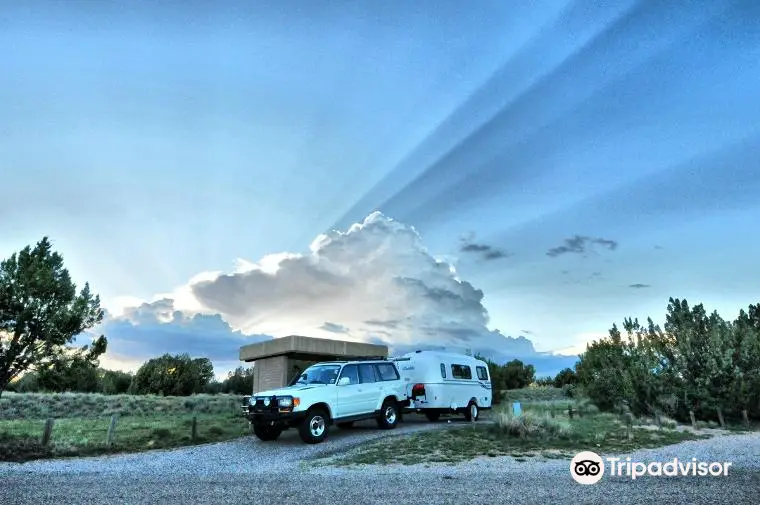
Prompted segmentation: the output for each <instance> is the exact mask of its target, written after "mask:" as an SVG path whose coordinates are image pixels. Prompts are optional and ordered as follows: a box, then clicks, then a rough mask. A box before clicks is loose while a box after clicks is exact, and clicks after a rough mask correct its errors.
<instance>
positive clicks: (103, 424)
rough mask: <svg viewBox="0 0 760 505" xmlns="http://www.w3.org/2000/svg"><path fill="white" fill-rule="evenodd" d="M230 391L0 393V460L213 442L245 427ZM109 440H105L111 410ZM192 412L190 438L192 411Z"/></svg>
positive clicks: (238, 399)
mask: <svg viewBox="0 0 760 505" xmlns="http://www.w3.org/2000/svg"><path fill="white" fill-rule="evenodd" d="M241 400H242V398H241V397H240V396H236V395H194V396H181V397H179V396H166V397H164V396H155V395H144V396H141V395H102V394H96V393H89V394H88V393H23V394H14V393H8V392H5V393H3V396H2V397H0V460H5V461H25V460H29V459H38V458H52V457H66V456H85V455H96V454H105V453H114V452H135V451H142V450H148V449H162V448H169V447H179V446H183V445H191V444H197V443H206V442H218V441H222V440H229V439H231V438H236V437H240V436H243V435H246V434H247V433H248V424H247V423H246V422H245V420H244V419H243V417H242V413H241V409H240V405H241ZM113 414H117V415H118V418H117V419H118V421H117V424H116V431H115V438H114V443H113V445H112V446H111V447H107V446H106V438H107V433H108V426H109V424H110V420H111V415H113ZM193 416H196V417H197V432H196V438H195V440H191V423H192V417H193ZM48 418H52V419H55V422H54V424H53V433H52V437H51V441H50V444H49V445H48V446H47V447H43V446H42V444H41V440H42V432H43V428H44V425H45V420H46V419H48Z"/></svg>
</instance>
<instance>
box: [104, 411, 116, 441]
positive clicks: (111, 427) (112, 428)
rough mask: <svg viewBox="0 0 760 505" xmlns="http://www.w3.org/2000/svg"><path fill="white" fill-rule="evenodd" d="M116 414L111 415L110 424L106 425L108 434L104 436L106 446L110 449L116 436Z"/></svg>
mask: <svg viewBox="0 0 760 505" xmlns="http://www.w3.org/2000/svg"><path fill="white" fill-rule="evenodd" d="M117 417H118V414H112V415H111V424H109V425H108V434H107V435H106V446H107V447H111V446H112V445H113V437H114V435H115V434H116V418H117Z"/></svg>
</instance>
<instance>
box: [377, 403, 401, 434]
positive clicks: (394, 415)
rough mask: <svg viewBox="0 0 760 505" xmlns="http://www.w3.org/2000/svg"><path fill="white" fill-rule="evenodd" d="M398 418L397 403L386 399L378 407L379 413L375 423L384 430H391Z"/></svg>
mask: <svg viewBox="0 0 760 505" xmlns="http://www.w3.org/2000/svg"><path fill="white" fill-rule="evenodd" d="M398 420H399V410H398V404H397V403H396V402H395V401H393V400H391V399H387V400H385V401H384V402H383V406H382V407H381V408H380V415H379V416H378V417H377V425H378V426H380V427H381V428H383V429H386V430H392V429H393V428H395V427H396V425H397V424H398Z"/></svg>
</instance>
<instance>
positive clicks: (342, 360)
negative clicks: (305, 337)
mask: <svg viewBox="0 0 760 505" xmlns="http://www.w3.org/2000/svg"><path fill="white" fill-rule="evenodd" d="M351 361H390V359H389V358H386V357H385V356H363V357H360V358H337V357H336V359H326V360H322V361H318V362H317V363H348V362H351Z"/></svg>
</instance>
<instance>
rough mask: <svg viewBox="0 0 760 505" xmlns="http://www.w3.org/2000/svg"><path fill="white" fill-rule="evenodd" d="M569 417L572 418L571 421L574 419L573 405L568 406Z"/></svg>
mask: <svg viewBox="0 0 760 505" xmlns="http://www.w3.org/2000/svg"><path fill="white" fill-rule="evenodd" d="M567 415H568V416H570V419H572V418H573V406H572V405H568V406H567Z"/></svg>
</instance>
